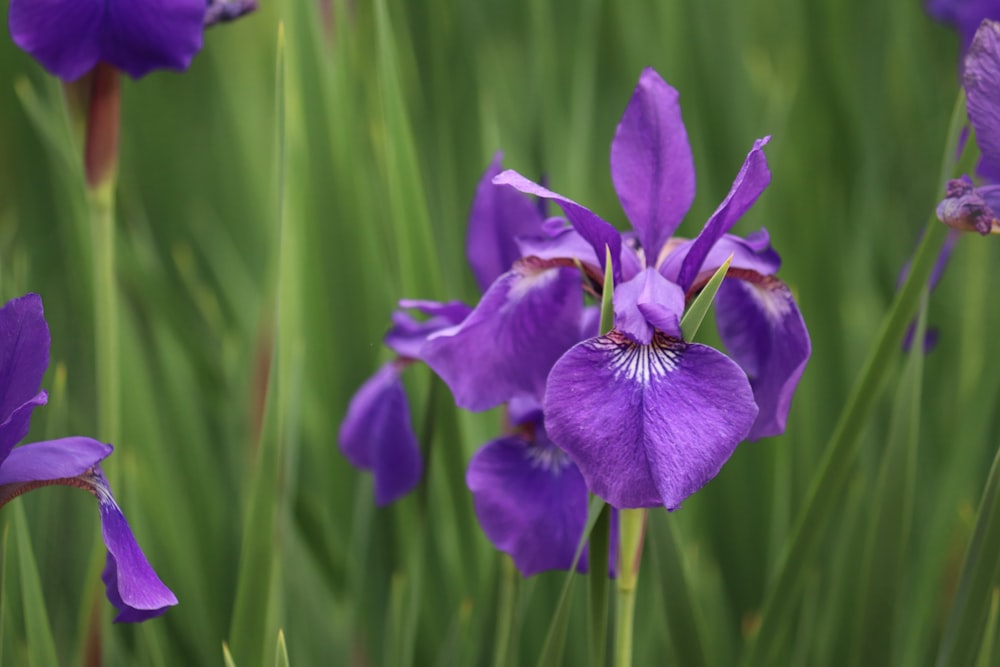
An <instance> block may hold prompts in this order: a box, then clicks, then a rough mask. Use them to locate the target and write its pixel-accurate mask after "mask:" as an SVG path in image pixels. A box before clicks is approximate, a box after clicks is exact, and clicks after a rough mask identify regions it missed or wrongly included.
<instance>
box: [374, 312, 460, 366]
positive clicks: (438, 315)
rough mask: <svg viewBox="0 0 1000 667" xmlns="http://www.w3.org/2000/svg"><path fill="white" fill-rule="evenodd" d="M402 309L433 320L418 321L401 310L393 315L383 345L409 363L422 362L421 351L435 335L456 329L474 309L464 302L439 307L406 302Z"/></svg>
mask: <svg viewBox="0 0 1000 667" xmlns="http://www.w3.org/2000/svg"><path fill="white" fill-rule="evenodd" d="M399 307H400V308H408V309H412V310H417V311H420V312H421V313H423V314H424V315H429V316H430V317H429V319H426V320H417V319H415V318H414V317H413V316H412V315H410V314H409V313H407V312H404V311H401V310H397V311H395V312H394V313H393V314H392V328H391V329H389V332H388V333H387V334H386V335H385V338H383V339H382V342H384V343H385V345H386V347H388V348H389V349H390V350H392V351H393V352H395V353H396V354H398V355H399V356H401V357H406V358H408V359H419V358H420V349H421V348H422V347H423V346H424V343H425V342H426V341H427V338H428V337H429V336H430V335H431V334H434V333H437V332H438V331H441V330H442V329H447V328H448V327H453V326H455V325H456V324H458V323H459V322H461V321H462V320H464V319H465V318H466V317H468V315H469V313H471V312H472V308H471V307H469V306H467V305H466V304H464V303H462V302H461V301H448V302H445V303H438V302H437V301H418V300H415V299H403V300H401V301H400V302H399Z"/></svg>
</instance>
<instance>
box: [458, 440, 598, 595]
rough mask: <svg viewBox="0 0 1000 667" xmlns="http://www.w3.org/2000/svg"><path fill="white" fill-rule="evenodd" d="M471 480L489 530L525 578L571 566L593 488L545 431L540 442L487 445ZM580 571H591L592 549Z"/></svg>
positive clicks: (478, 510)
mask: <svg viewBox="0 0 1000 667" xmlns="http://www.w3.org/2000/svg"><path fill="white" fill-rule="evenodd" d="M465 480H466V483H467V484H468V486H469V490H470V491H472V498H473V502H474V503H475V508H476V517H477V518H478V519H479V525H480V526H482V528H483V532H484V533H486V536H487V537H488V538H489V540H490V542H492V543H493V545H494V546H495V547H496V548H497V549H499V550H500V551H503V552H506V553H508V554H510V555H511V557H513V559H514V564H515V565H517V569H518V570H520V572H521V574H522V575H524V576H526V577H530V576H531V575H533V574H536V573H538V572H542V571H545V570H568V569H569V568H570V566H571V565H572V564H573V556H574V554H575V552H576V547H577V544H578V542H579V541H580V536H581V535H582V534H583V529H584V526H585V525H586V523H587V487H586V485H585V484H584V482H583V477H582V476H581V475H580V471H579V470H577V468H576V465H575V464H574V463H573V462H572V461H571V460H570V458H569V457H568V456H567V455H566V453H565V452H563V451H562V450H560V449H559V448H558V447H556V446H555V445H553V444H552V443H551V442H549V441H548V439H547V438H545V437H544V433H536V435H535V440H534V442H531V441H529V440H527V439H525V438H522V437H517V436H513V437H507V438H500V439H498V440H493V441H491V442H489V443H487V444H486V445H484V446H483V447H482V449H480V450H479V451H478V452H476V454H475V456H473V457H472V460H471V461H470V462H469V469H468V472H467V473H466V477H465ZM577 568H578V570H579V571H580V572H586V570H587V554H586V551H585V552H584V553H583V554H582V555H581V557H580V562H579V563H578V564H577Z"/></svg>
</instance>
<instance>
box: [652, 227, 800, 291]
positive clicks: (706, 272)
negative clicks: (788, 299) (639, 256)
mask: <svg viewBox="0 0 1000 667" xmlns="http://www.w3.org/2000/svg"><path fill="white" fill-rule="evenodd" d="M693 245H694V241H685V242H683V243H680V244H678V245H677V247H676V248H675V249H674V250H673V251H672V252H671V253H670V254H669V255H667V257H666V259H664V261H663V263H662V264H661V265H660V273H661V274H662V275H663V277H664V278H666V279H667V280H671V281H674V282H676V281H677V279H678V277H679V274H680V270H681V266H682V265H683V264H684V260H685V259H686V258H687V256H688V253H689V252H690V251H691V248H692V246H693ZM730 255H732V256H733V261H732V263H731V264H730V267H732V268H734V269H747V270H749V271H756V272H757V273H761V274H763V275H773V274H775V273H777V272H778V269H779V268H781V257H780V256H779V255H778V253H777V252H775V250H774V249H773V248H772V247H771V243H770V240H769V238H768V234H767V230H765V229H761V230H759V231H756V232H753V233H752V234H749V235H748V236H747V238H745V239H742V238H740V237H739V236H734V235H733V234H726V235H724V236H723V237H722V238H721V239H719V240H718V241H717V242H716V243H715V245H714V246H712V249H711V250H710V251H709V252H708V255H706V256H705V259H704V260H702V263H701V270H700V271H699V274H700V275H702V276H709V277H710V276H711V274H713V273H715V271H716V270H717V269H718V268H719V267H720V266H722V264H723V263H724V262H725V261H726V260H727V259H728V258H729V256H730ZM699 274H696V276H695V280H697V275H699ZM706 279H707V278H706ZM688 289H690V286H688Z"/></svg>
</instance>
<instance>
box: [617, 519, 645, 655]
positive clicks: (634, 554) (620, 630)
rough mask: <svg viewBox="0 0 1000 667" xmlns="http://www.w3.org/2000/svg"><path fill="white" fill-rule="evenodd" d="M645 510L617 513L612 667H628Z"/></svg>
mask: <svg viewBox="0 0 1000 667" xmlns="http://www.w3.org/2000/svg"><path fill="white" fill-rule="evenodd" d="M646 512H647V510H645V509H632V510H620V511H619V512H618V530H619V544H620V551H619V558H618V596H617V597H618V605H617V607H616V609H615V661H614V665H615V667H631V665H632V627H633V625H634V621H635V590H636V586H637V585H638V582H639V562H640V559H641V557H642V540H643V536H644V535H645V532H646Z"/></svg>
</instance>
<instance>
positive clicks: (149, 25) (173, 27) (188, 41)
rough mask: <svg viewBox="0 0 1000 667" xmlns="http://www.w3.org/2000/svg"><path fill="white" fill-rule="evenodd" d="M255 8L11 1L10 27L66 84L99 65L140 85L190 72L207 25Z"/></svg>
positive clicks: (214, 0) (109, 0)
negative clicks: (161, 73)
mask: <svg viewBox="0 0 1000 667" xmlns="http://www.w3.org/2000/svg"><path fill="white" fill-rule="evenodd" d="M254 8H256V3H255V2H254V1H253V0H234V1H231V2H226V1H225V0H207V2H206V0H159V1H153V0H11V3H10V12H9V19H8V22H9V26H10V34H11V37H12V38H13V40H14V43H15V44H17V45H18V46H19V47H20V48H22V49H23V50H25V51H27V52H28V53H29V54H30V55H31V56H32V57H34V58H35V59H36V60H37V61H38V62H40V63H41V64H42V66H43V67H45V69H47V70H48V71H49V72H51V73H52V74H53V75H55V76H57V77H59V78H60V79H62V80H64V81H75V80H76V79H79V78H80V77H81V76H83V75H84V74H86V73H87V72H89V71H91V70H92V69H93V68H94V67H95V66H96V65H97V64H98V63H100V62H106V63H109V64H111V65H113V66H114V67H116V68H118V69H120V70H122V71H124V72H127V73H128V74H129V75H130V76H131V77H133V78H136V79H138V78H140V77H142V76H145V75H146V74H147V73H149V72H150V71H152V70H154V69H174V70H184V69H187V67H188V66H189V65H190V64H191V60H192V59H193V58H194V56H195V54H196V53H198V51H199V50H200V49H201V46H202V34H203V32H204V29H205V26H206V25H212V24H213V23H217V22H221V21H228V20H232V19H235V18H237V17H238V16H242V15H243V14H245V13H247V12H249V11H252V10H253V9H254Z"/></svg>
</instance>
